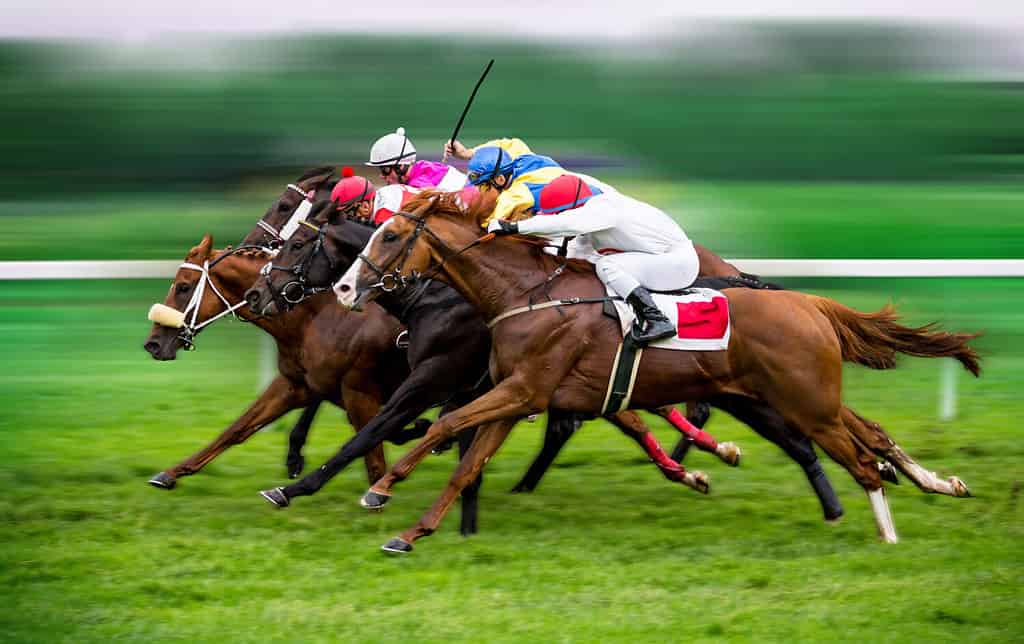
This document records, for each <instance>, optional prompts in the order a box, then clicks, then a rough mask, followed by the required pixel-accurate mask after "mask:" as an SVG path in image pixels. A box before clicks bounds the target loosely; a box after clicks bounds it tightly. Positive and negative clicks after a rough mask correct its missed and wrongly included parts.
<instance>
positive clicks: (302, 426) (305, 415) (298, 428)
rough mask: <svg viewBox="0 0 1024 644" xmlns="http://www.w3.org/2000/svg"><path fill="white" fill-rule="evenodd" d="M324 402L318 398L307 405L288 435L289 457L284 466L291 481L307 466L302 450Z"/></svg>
mask: <svg viewBox="0 0 1024 644" xmlns="http://www.w3.org/2000/svg"><path fill="white" fill-rule="evenodd" d="M322 402H323V399H322V398H317V399H315V400H313V401H311V402H310V403H309V404H308V405H306V408H305V409H303V410H302V416H300V417H299V422H297V423H295V427H292V431H291V432H289V434H288V456H287V457H286V458H285V462H284V464H285V467H286V468H287V470H288V478H290V479H293V478H295V477H297V476H298V475H299V474H302V468H303V467H305V465H306V459H305V458H304V457H303V456H302V448H303V446H305V444H306V438H307V437H308V436H309V427H310V425H312V424H313V419H314V418H316V412H317V411H319V409H320V404H321V403H322Z"/></svg>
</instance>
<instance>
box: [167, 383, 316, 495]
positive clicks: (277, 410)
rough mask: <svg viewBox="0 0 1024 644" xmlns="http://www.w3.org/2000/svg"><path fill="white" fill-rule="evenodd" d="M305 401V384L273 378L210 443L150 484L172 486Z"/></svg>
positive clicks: (306, 393)
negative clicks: (299, 384)
mask: <svg viewBox="0 0 1024 644" xmlns="http://www.w3.org/2000/svg"><path fill="white" fill-rule="evenodd" d="M308 400H309V392H308V391H307V390H306V388H305V387H304V386H299V387H296V386H295V385H294V384H292V383H291V382H290V381H289V380H288V379H286V378H285V377H284V376H278V377H276V378H274V380H273V381H272V382H271V383H270V385H269V386H268V387H267V388H266V389H265V390H264V391H263V393H262V394H260V397H259V398H257V399H256V400H255V402H253V403H252V404H251V405H250V406H249V408H248V409H247V410H246V411H245V413H244V414H242V415H241V416H240V417H239V418H238V420H236V421H235V422H233V423H231V425H230V426H229V427H228V428H227V429H225V430H224V431H223V432H222V433H221V435H220V436H218V437H217V438H216V439H215V440H214V441H213V442H212V443H210V444H209V445H207V446H206V447H204V448H203V449H201V450H199V451H198V452H196V453H195V454H193V455H192V456H190V457H188V458H187V459H185V460H184V461H182V462H181V463H179V464H178V465H175V466H174V467H172V468H169V469H167V470H164V471H163V472H160V473H159V474H157V475H156V476H154V477H153V478H151V479H150V480H149V483H150V485H153V486H154V487H160V488H165V489H171V488H173V487H174V486H175V484H176V483H177V479H178V478H180V477H182V476H189V475H191V474H195V473H196V472H198V471H199V470H201V469H203V468H204V467H205V466H206V465H207V464H209V463H210V461H212V460H213V459H215V458H217V457H218V456H220V455H221V454H222V453H223V452H224V450H226V449H227V448H229V447H231V446H232V445H237V444H239V443H242V442H245V440H246V439H248V438H249V437H250V436H252V435H253V434H255V433H256V432H257V431H259V430H260V429H262V428H263V427H266V426H267V425H269V424H270V423H272V422H274V421H275V420H277V419H278V418H280V417H281V416H283V415H284V414H286V413H288V412H289V411H291V410H293V409H296V408H298V407H302V406H303V405H305V404H306V402H307V401H308Z"/></svg>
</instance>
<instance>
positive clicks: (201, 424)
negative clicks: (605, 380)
mask: <svg viewBox="0 0 1024 644" xmlns="http://www.w3.org/2000/svg"><path fill="white" fill-rule="evenodd" d="M178 254H180V252H179V253H178ZM842 284H843V286H844V290H842V291H839V290H834V289H831V288H828V287H829V283H828V282H825V281H822V282H814V281H803V282H800V283H799V285H800V286H803V287H805V288H807V289H808V290H811V291H815V292H819V293H823V294H828V295H832V296H835V297H837V298H839V299H840V300H841V301H843V302H844V303H847V304H850V305H853V306H857V307H859V308H862V309H876V308H878V307H880V306H881V305H882V304H884V303H885V302H886V301H888V300H889V299H890V297H893V298H894V299H895V300H896V302H897V303H898V304H899V305H900V307H901V310H902V311H904V312H905V313H906V314H907V316H908V319H909V321H911V322H915V323H919V322H923V321H927V320H930V319H935V318H937V319H941V320H943V321H944V322H946V323H947V324H948V325H949V326H950V327H952V328H956V329H962V330H974V329H984V330H986V331H987V332H988V335H987V336H986V337H985V338H982V339H981V340H979V342H978V345H979V347H980V348H981V349H982V350H983V351H984V352H985V353H986V360H985V368H986V371H985V373H984V375H983V377H982V378H981V379H980V380H974V379H972V378H970V377H969V376H968V375H967V374H966V373H964V372H962V371H961V372H960V373H959V374H958V386H959V397H958V401H959V413H958V417H957V419H956V420H955V421H954V422H948V423H944V422H940V421H938V420H937V419H936V415H937V414H936V408H937V396H938V390H939V384H938V381H939V374H940V370H941V363H940V362H939V361H934V360H931V361H929V360H921V359H905V360H903V362H902V363H901V365H900V367H899V368H898V369H896V370H894V371H889V372H872V371H868V370H866V369H863V368H858V367H850V368H848V369H847V371H846V385H845V395H844V399H845V401H846V402H847V403H848V404H850V405H851V406H853V407H854V408H855V409H857V410H858V411H860V412H861V413H863V414H865V415H866V416H868V417H869V418H872V419H875V420H877V421H879V422H881V423H882V424H883V426H884V427H886V428H887V429H888V430H889V432H890V433H891V435H892V436H894V437H895V438H896V440H897V441H898V442H899V443H900V444H901V445H902V446H903V447H904V448H905V449H906V450H907V451H908V452H909V453H910V454H912V455H913V456H915V457H916V458H917V459H919V460H920V462H921V463H922V464H924V465H925V466H926V467H929V468H931V469H935V470H937V471H939V472H940V474H942V475H950V474H954V473H955V474H957V475H960V476H961V477H963V479H964V480H965V481H966V482H967V483H968V484H969V485H970V486H971V488H972V491H973V492H974V494H975V495H976V498H973V499H953V498H948V497H938V496H926V495H923V494H921V493H920V492H918V491H917V490H916V489H915V488H913V486H912V485H911V484H910V483H909V482H907V481H905V480H904V484H903V485H901V486H899V487H895V488H893V487H890V498H891V503H892V507H893V512H894V515H895V520H896V526H897V529H898V530H899V532H900V536H901V538H902V540H903V541H902V543H900V544H899V545H897V546H885V545H882V544H879V543H878V542H877V541H876V538H875V530H874V525H873V521H872V518H871V513H870V509H869V507H868V504H867V500H866V497H865V496H864V494H863V492H862V491H861V490H860V488H858V487H857V486H856V485H855V484H854V483H853V481H852V480H851V479H850V478H849V477H848V476H847V475H846V474H845V473H844V472H842V471H841V470H839V469H838V468H837V467H836V466H835V465H833V464H831V463H829V464H828V465H827V469H828V472H829V475H830V477H831V479H832V481H833V483H834V484H835V486H836V488H837V491H838V493H839V495H840V497H841V499H842V500H843V502H844V504H845V506H846V510H847V515H846V517H845V519H844V521H843V522H842V523H841V524H840V525H839V526H837V527H828V526H826V525H824V524H823V523H822V521H821V519H820V516H819V510H818V507H817V503H816V501H815V500H814V498H813V495H812V494H811V492H810V490H809V488H808V486H807V484H806V482H805V480H804V478H803V475H802V473H801V472H800V470H799V468H798V467H797V466H796V465H795V464H793V463H792V462H791V461H789V460H788V459H786V458H785V457H784V456H783V455H782V454H781V453H780V452H779V451H778V450H777V449H776V448H774V447H773V446H771V445H769V444H767V443H765V442H764V441H762V440H761V439H759V438H757V437H756V436H755V435H754V434H753V433H752V432H750V431H749V430H747V429H746V428H744V427H742V426H740V425H738V424H737V423H735V422H734V421H732V420H731V419H729V418H728V417H726V416H725V415H724V414H721V413H717V414H715V415H714V416H713V418H712V421H711V423H710V425H709V429H710V430H711V431H712V432H713V433H714V434H715V435H716V436H718V437H719V439H720V440H736V441H738V442H740V444H741V445H742V446H743V448H744V462H743V464H742V466H741V467H739V468H737V469H731V468H727V467H725V466H724V465H721V464H719V463H718V462H717V461H716V460H713V459H712V458H710V457H709V456H708V455H706V454H701V453H697V452H691V455H690V456H689V457H688V462H687V464H688V466H689V467H691V468H699V469H704V470H706V471H707V472H709V474H710V475H711V477H712V486H713V488H712V493H711V495H710V496H708V497H702V496H700V495H697V494H695V493H693V492H692V491H690V490H688V489H686V488H683V487H682V486H679V485H673V484H670V483H668V482H666V481H664V480H663V479H662V478H661V476H660V475H659V474H658V473H657V471H656V470H655V468H654V467H653V466H652V465H651V464H649V463H647V462H646V461H645V459H644V458H642V456H641V455H640V453H639V452H638V450H637V448H636V447H635V445H633V444H632V443H631V442H630V441H628V440H626V439H625V438H624V437H622V436H621V435H619V434H618V433H617V432H615V431H614V430H612V429H611V428H610V427H607V426H605V425H604V424H603V423H600V422H598V423H591V424H588V425H587V426H585V428H584V429H583V430H581V431H580V433H579V435H578V436H576V437H575V438H574V439H573V440H572V441H571V442H570V443H569V444H568V445H567V447H566V449H565V451H564V452H563V454H562V456H561V457H560V458H559V460H558V461H557V462H556V465H555V467H554V468H553V469H552V470H551V471H550V472H549V474H548V476H547V478H546V479H545V480H544V481H543V482H542V484H541V486H540V488H539V489H538V490H537V492H535V493H534V494H532V495H510V494H508V493H507V490H508V489H509V488H510V487H511V486H512V484H513V483H514V482H515V481H516V480H518V477H519V476H520V475H521V474H522V472H523V471H524V469H525V467H526V465H527V463H528V461H529V459H530V458H531V457H532V456H533V455H534V453H535V451H536V449H537V448H538V447H539V441H540V436H539V434H540V432H541V429H542V428H541V426H540V424H535V425H530V424H525V423H524V424H522V425H521V426H520V427H518V428H517V429H516V431H515V432H513V435H512V438H511V440H510V441H509V443H508V444H507V445H506V446H505V447H504V448H503V449H502V451H501V452H500V453H499V454H498V456H497V457H496V458H495V459H494V460H493V461H492V462H491V463H490V465H489V466H488V468H487V471H486V481H485V484H484V489H483V495H482V514H481V530H482V532H481V534H480V535H478V536H476V537H473V538H471V539H463V538H461V537H460V536H459V535H458V532H457V524H458V522H457V518H456V515H455V513H454V512H453V514H452V515H449V518H448V519H447V520H446V521H445V523H443V524H442V526H441V528H440V530H439V531H438V533H437V534H435V535H434V536H432V537H430V538H428V539H424V540H422V541H421V542H419V544H418V545H417V549H416V551H415V552H414V553H413V554H412V555H411V556H408V557H404V558H391V557H386V556H384V555H382V554H381V553H380V552H379V551H378V550H377V548H378V546H379V545H380V544H381V543H383V542H384V541H385V540H387V539H388V538H389V537H391V536H393V535H394V534H397V533H398V532H399V531H401V530H402V529H404V528H406V527H407V526H409V525H410V524H411V523H412V522H413V521H415V520H416V518H417V517H418V516H419V515H420V514H421V513H422V512H423V511H424V510H426V508H427V507H428V506H429V505H430V504H431V503H432V502H433V500H434V498H436V495H437V494H438V493H439V492H440V490H441V487H442V485H443V484H444V482H445V481H446V479H447V477H448V475H449V474H450V472H451V469H452V466H453V459H452V457H451V456H450V455H446V456H440V457H431V458H429V459H428V460H427V461H426V462H425V463H424V464H423V465H422V466H421V467H420V468H419V469H418V470H417V471H416V473H415V474H414V476H413V477H412V478H411V479H410V480H409V481H407V482H406V483H404V484H402V485H401V486H399V487H398V488H397V490H396V496H395V499H394V500H393V502H392V503H391V504H389V506H388V508H387V510H386V511H385V512H383V513H381V514H368V513H366V512H365V511H364V510H362V509H361V508H360V507H358V505H357V503H356V501H357V499H358V496H359V494H361V492H362V491H364V490H365V488H366V480H365V476H364V474H363V471H362V468H361V467H353V468H350V469H349V470H348V471H346V472H344V473H342V475H340V476H339V477H338V478H337V479H336V480H335V481H333V482H332V483H331V484H330V485H329V486H328V487H326V488H325V489H324V490H323V491H322V492H321V493H320V494H319V495H317V496H315V497H312V498H303V499H299V500H298V501H297V502H296V503H295V504H294V505H293V506H292V507H291V508H288V509H287V510H283V511H277V510H274V509H273V508H271V507H270V506H269V505H267V504H266V503H265V502H264V501H262V500H261V499H260V498H259V497H258V496H257V495H256V491H257V490H258V489H260V488H262V487H268V486H270V485H276V484H281V483H283V482H284V480H285V479H284V467H283V458H284V449H285V434H284V432H283V431H282V430H281V426H279V427H278V428H276V429H271V430H265V431H264V432H263V433H260V434H258V435H256V436H255V437H254V438H253V439H252V440H251V441H250V442H249V443H247V444H245V445H242V446H239V447H236V448H233V449H231V450H229V452H228V453H226V454H225V455H224V456H223V457H222V458H221V459H219V460H218V461H215V462H214V463H213V464H212V465H211V466H210V467H208V468H207V469H206V470H205V471H204V472H202V473H201V474H199V475H197V476H195V477H191V478H186V479H182V480H181V482H180V484H179V487H178V488H177V489H175V490H173V491H171V492H166V491H161V490H156V489H153V488H151V487H149V486H147V485H146V484H145V481H146V480H147V479H148V477H149V476H150V475H152V474H154V473H156V472H157V471H159V470H161V469H163V468H165V467H168V466H169V465H171V464H173V463H176V462H178V461H179V460H181V459H182V458H184V457H185V456H187V455H188V454H190V453H192V452H193V451H195V450H196V449H198V448H199V447H200V446H201V445H202V444H204V443H205V442H206V441H208V440H209V439H211V438H212V437H213V436H214V435H215V434H216V433H217V432H219V431H220V430H221V429H222V428H223V427H224V426H226V425H227V424H228V423H229V422H230V421H231V420H233V419H234V418H235V417H236V416H237V414H238V413H240V412H241V410H242V409H243V408H244V406H245V405H246V404H247V403H248V402H249V400H251V399H252V398H253V397H254V395H255V393H256V387H257V378H258V376H257V374H258V371H259V365H260V359H261V357H260V351H259V344H258V340H257V338H258V334H259V332H258V331H257V330H255V329H252V328H248V327H245V326H244V325H239V324H235V323H232V322H226V323H218V325H215V327H213V328H211V330H210V331H209V332H207V333H204V334H203V335H202V336H201V337H200V339H199V340H200V341H199V350H198V351H197V352H196V353H191V354H184V355H182V356H181V357H180V358H179V360H178V361H177V362H173V363H156V362H155V361H152V360H151V359H150V358H149V357H148V356H147V355H146V354H145V353H144V352H143V351H142V349H141V343H142V341H143V339H144V337H145V334H146V333H147V331H148V327H147V324H146V322H145V320H144V315H145V309H146V306H147V305H148V303H149V302H151V301H154V300H159V299H162V297H163V294H164V292H165V288H166V283H164V282H161V281H139V282H132V281H128V282H117V283H111V282H106V283H104V282H77V283H69V282H38V283H5V284H2V285H0V352H2V354H3V355H4V362H5V366H6V368H5V369H4V371H3V373H2V374H0V391H2V392H3V393H0V404H2V406H3V409H4V411H5V413H4V414H3V417H2V418H0V437H2V442H0V484H2V487H3V489H4V491H5V494H4V495H3V498H2V500H0V517H2V521H0V540H2V542H3V548H0V589H2V590H0V606H2V608H0V639H2V640H5V641H48V642H49V641H69V642H86V641H111V640H117V639H120V640H129V641H138V640H151V641H254V642H269V641H303V642H316V641H324V642H336V641H359V642H374V641H395V640H400V641H452V640H459V641H516V640H520V641H521V640H529V641H588V640H589V641H631V642H632V641H641V640H665V639H670V638H673V639H685V640H722V639H730V640H736V641H744V640H746V641H765V640H775V641H793V640H829V641H854V640H857V641H863V640H864V639H865V638H870V639H871V640H882V641H962V640H989V641H1011V640H1019V639H1021V637H1022V636H1024V614H1022V611H1021V599H1020V598H1021V590H1022V589H1021V581H1022V579H1021V576H1022V572H1021V571H1022V563H1024V562H1022V554H1024V551H1022V549H1021V545H1020V544H1021V538H1022V537H1024V534H1022V533H1024V529H1022V526H1024V524H1022V520H1021V519H1022V514H1021V509H1020V504H1021V502H1020V499H1019V495H1020V488H1021V479H1022V478H1024V470H1022V468H1021V466H1020V462H1021V457H1022V456H1024V448H1022V447H1021V443H1020V432H1019V430H1018V429H1017V426H1016V421H1017V419H1018V418H1019V417H1020V415H1021V412H1022V411H1024V404H1022V403H1021V401H1020V393H1019V392H1020V389H1021V385H1022V384H1024V378H1022V376H1021V373H1022V369H1024V352H1021V350H1020V349H1021V346H1022V345H1021V343H1020V335H1019V333H1020V332H1019V331H1018V329H1020V328H1022V322H1024V305H1022V304H1021V302H1024V297H1022V295H1024V292H1022V291H1024V284H1022V283H1021V281H1019V280H1018V281H1009V280H943V281H941V282H940V281H924V280H917V281H909V280H886V281H882V280H874V281H864V282H859V281H844V282H842ZM294 418H295V415H293V416H292V417H291V418H290V419H291V420H294ZM652 424H653V422H652ZM656 431H657V433H658V435H659V436H660V437H661V439H662V441H663V442H664V443H670V442H673V441H674V438H675V437H674V435H673V433H672V432H671V430H669V429H668V428H667V427H665V426H664V425H660V424H658V425H656ZM349 432H350V430H349V428H348V426H347V424H346V422H345V421H344V416H343V415H342V414H340V413H339V412H336V411H334V410H329V411H326V412H322V413H321V416H320V418H319V419H318V421H317V423H316V425H315V426H314V428H313V431H312V432H311V441H310V445H309V447H308V449H307V451H306V454H307V463H309V464H310V466H311V467H313V466H315V465H316V464H318V463H319V462H321V461H322V460H323V459H325V458H326V457H327V456H328V455H329V454H331V453H332V452H333V450H334V449H335V447H336V446H337V445H338V443H339V442H340V441H341V440H342V439H343V438H346V437H347V436H348V435H349ZM397 453H398V452H397V451H396V450H390V451H389V458H390V459H392V460H393V459H394V457H395V455H396V454H397Z"/></svg>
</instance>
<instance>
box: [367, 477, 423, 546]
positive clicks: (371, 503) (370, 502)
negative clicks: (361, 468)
mask: <svg viewBox="0 0 1024 644" xmlns="http://www.w3.org/2000/svg"><path fill="white" fill-rule="evenodd" d="M390 500H391V495H389V494H378V493H377V492H374V491H373V490H369V491H368V492H367V493H366V494H364V495H363V498H361V499H359V505H361V506H363V507H364V508H366V509H367V510H380V509H381V508H383V507H384V504H385V503H387V502H388V501H390ZM409 549H410V550H411V549H412V546H409Z"/></svg>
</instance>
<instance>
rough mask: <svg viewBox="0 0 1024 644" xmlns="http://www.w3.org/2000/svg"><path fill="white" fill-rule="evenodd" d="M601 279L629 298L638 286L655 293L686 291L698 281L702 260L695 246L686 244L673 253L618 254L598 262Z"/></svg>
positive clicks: (602, 258)
mask: <svg viewBox="0 0 1024 644" xmlns="http://www.w3.org/2000/svg"><path fill="white" fill-rule="evenodd" d="M595 265H596V267H597V276H598V277H600V278H601V281H602V282H604V283H605V285H606V286H608V287H609V288H611V289H612V290H613V291H615V293H616V295H620V296H622V297H627V296H628V295H629V294H630V293H632V292H633V289H635V288H636V287H638V286H643V287H644V288H647V289H651V290H654V291H673V290H676V289H680V288H686V287H687V286H689V285H691V284H693V281H694V280H695V279H697V273H698V271H699V270H700V260H699V259H697V251H696V250H694V248H693V244H692V243H690V242H686V243H685V244H682V245H680V246H677V247H675V248H673V249H672V250H671V251H669V252H667V253H664V254H661V255H653V254H651V253H615V254H614V255H603V256H602V257H601V258H600V259H598V260H597V261H596V262H595Z"/></svg>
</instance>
